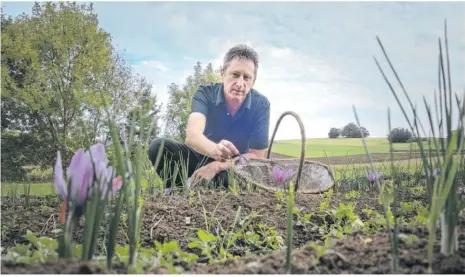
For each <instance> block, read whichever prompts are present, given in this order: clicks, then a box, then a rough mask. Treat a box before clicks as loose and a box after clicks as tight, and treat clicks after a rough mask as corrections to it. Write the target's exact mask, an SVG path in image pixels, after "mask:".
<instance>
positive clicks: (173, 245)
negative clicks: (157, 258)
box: [162, 241, 179, 254]
mask: <svg viewBox="0 0 465 277" xmlns="http://www.w3.org/2000/svg"><path fill="white" fill-rule="evenodd" d="M178 250H179V246H178V243H177V242H176V241H170V242H165V243H164V244H163V251H162V253H163V254H166V253H170V252H176V251H178Z"/></svg>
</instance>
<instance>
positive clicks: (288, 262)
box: [286, 183, 294, 274]
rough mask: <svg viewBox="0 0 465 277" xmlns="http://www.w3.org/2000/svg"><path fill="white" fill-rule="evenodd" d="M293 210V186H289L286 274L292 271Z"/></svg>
mask: <svg viewBox="0 0 465 277" xmlns="http://www.w3.org/2000/svg"><path fill="white" fill-rule="evenodd" d="M293 209H294V186H293V184H292V183H291V184H289V198H288V201H287V249H286V274H291V270H292V257H291V253H292V233H293V228H292V227H293V218H292V210H293Z"/></svg>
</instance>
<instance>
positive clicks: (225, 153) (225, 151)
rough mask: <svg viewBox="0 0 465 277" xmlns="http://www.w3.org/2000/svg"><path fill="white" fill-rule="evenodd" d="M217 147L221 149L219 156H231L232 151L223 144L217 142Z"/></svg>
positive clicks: (226, 157)
mask: <svg viewBox="0 0 465 277" xmlns="http://www.w3.org/2000/svg"><path fill="white" fill-rule="evenodd" d="M218 149H219V150H220V151H221V156H222V157H223V158H225V159H228V158H229V157H230V156H232V152H231V151H230V150H229V148H228V147H227V146H225V145H224V144H221V143H219V144H218Z"/></svg>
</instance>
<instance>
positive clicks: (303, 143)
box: [266, 111, 306, 192]
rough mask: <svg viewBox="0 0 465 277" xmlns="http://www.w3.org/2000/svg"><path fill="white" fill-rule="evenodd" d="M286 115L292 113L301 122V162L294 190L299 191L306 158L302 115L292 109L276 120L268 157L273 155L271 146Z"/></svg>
mask: <svg viewBox="0 0 465 277" xmlns="http://www.w3.org/2000/svg"><path fill="white" fill-rule="evenodd" d="M286 115H292V116H293V117H294V118H295V119H296V120H297V123H299V127H300V135H301V139H302V145H301V146H302V148H301V150H300V163H299V170H298V171H297V180H296V181H295V189H294V191H296V192H297V189H298V187H299V180H300V175H302V167H303V165H304V159H305V139H306V137H305V128H304V124H303V123H302V120H301V119H300V116H299V115H297V114H296V113H295V112H292V111H286V112H284V113H282V114H281V116H280V117H279V118H278V121H277V122H276V126H275V127H274V131H273V135H272V136H271V141H270V146H269V147H268V153H267V157H266V158H267V159H269V158H270V155H271V147H272V146H273V141H274V137H275V136H276V132H277V131H278V127H279V124H280V123H281V120H282V119H283V118H284V117H285V116H286Z"/></svg>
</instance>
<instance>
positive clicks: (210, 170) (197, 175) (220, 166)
mask: <svg viewBox="0 0 465 277" xmlns="http://www.w3.org/2000/svg"><path fill="white" fill-rule="evenodd" d="M227 168H228V163H224V162H217V161H215V162H211V163H209V164H207V165H204V166H203V167H201V168H199V169H197V170H196V171H195V172H194V173H193V174H192V176H191V177H190V179H191V186H195V185H197V183H198V182H200V181H207V182H209V181H211V180H212V179H213V177H215V175H216V174H218V173H219V172H220V171H222V170H226V169H227Z"/></svg>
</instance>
